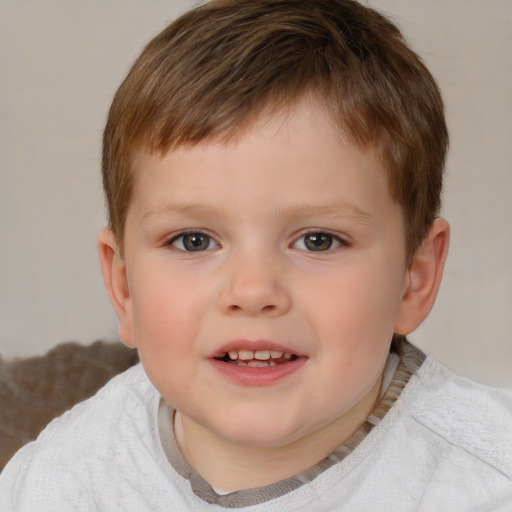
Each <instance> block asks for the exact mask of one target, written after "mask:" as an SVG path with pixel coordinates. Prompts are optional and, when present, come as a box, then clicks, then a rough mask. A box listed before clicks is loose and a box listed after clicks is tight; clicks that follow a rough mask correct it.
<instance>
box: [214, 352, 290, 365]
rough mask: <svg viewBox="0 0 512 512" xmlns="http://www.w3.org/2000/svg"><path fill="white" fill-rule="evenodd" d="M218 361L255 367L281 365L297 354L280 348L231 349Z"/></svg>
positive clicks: (217, 358) (218, 358)
mask: <svg viewBox="0 0 512 512" xmlns="http://www.w3.org/2000/svg"><path fill="white" fill-rule="evenodd" d="M215 359H216V360H217V361H222V362H224V363H229V364H233V365H236V366H250V367H254V368H267V367H270V366H279V365H281V364H285V363H289V362H292V361H294V360H295V359H297V356H296V355H295V354H291V353H288V352H281V351H279V350H246V349H244V350H230V351H229V352H225V353H224V354H222V355H220V356H219V357H216V358H215Z"/></svg>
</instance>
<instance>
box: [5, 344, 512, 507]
mask: <svg viewBox="0 0 512 512" xmlns="http://www.w3.org/2000/svg"><path fill="white" fill-rule="evenodd" d="M414 350H415V349H414V348H412V347H410V346H409V354H412V358H413V359H414V357H415V356H416V355H417V354H415V352H414ZM405 359H406V357H404V360H403V361H401V362H400V365H399V366H398V368H397V369H396V372H395V377H394V378H393V380H392V381H391V383H390V385H389V388H388V390H387V391H386V393H385V394H384V396H383V397H382V400H381V403H380V404H379V406H378V407H377V409H376V411H374V413H373V414H372V416H370V417H369V418H368V421H367V422H366V424H365V425H364V426H362V428H361V429H360V431H359V432H358V433H356V435H355V437H354V438H352V439H351V440H349V442H348V443H347V444H346V445H345V446H343V447H340V449H339V450H337V451H336V452H335V454H333V456H331V457H330V458H328V460H327V459H326V461H323V462H322V463H320V464H318V465H317V466H315V467H314V468H311V470H309V471H306V472H304V473H301V474H300V475H296V476H295V477H292V478H290V479H286V480H283V481H282V482H277V483H276V484H272V485H270V486H266V487H261V488H257V489H248V490H242V491H237V492H236V493H230V494H227V495H219V494H217V493H215V491H214V490H213V489H212V488H211V487H210V486H209V485H208V483H207V482H205V481H204V480H202V479H201V477H199V476H198V475H197V474H196V473H195V472H194V471H193V470H192V469H191V468H190V467H189V466H188V465H187V463H186V461H185V460H184V459H183V457H182V456H181V454H179V450H177V448H176V443H175V440H174V439H173V436H172V422H171V421H170V420H169V418H170V414H172V410H171V409H170V408H169V407H168V406H167V405H166V404H164V403H163V401H162V400H161V398H160V396H159V394H158V392H157V391H156V390H155V388H154V387H153V386H152V384H151V383H150V382H149V380H148V379H147V377H146V375H145V373H144V371H143V369H142V367H141V366H140V365H138V366H136V367H134V368H131V369H130V370H128V371H127V372H125V373H124V374H122V375H120V376H118V377H115V378H114V379H112V381H110V382H109V383H108V384H107V385H106V386H105V387H104V388H103V389H101V390H100V391H99V392H98V393H97V395H95V396H94V397H93V398H91V399H89V400H87V401H86V402H83V403H81V404H79V405H77V406H75V407H74V408H73V409H72V410H71V411H69V412H67V413H66V414H64V415H63V416H61V417H60V418H58V419H56V420H54V421H53V422H52V423H51V424H50V425H49V426H48V427H47V428H46V429H45V430H44V431H43V432H42V433H41V435H40V436H39V438H38V439H37V441H35V442H33V443H30V444H28V445H26V446H24V447H23V448H22V449H21V450H20V451H19V452H18V453H17V454H16V455H15V456H14V458H13V459H12V460H11V461H10V462H9V464H8V465H7V467H6V468H5V469H4V471H3V473H2V474H1V475H0V510H1V511H2V512H36V511H37V512H46V511H52V512H53V511H59V512H61V511H66V512H67V511H108V512H114V511H133V512H144V511H148V512H149V511H151V512H158V511H189V510H190V511H194V512H196V511H197V512H201V511H220V510H233V508H238V507H243V512H263V511H264V512H273V511H275V512H277V511H279V512H283V511H302V512H320V511H325V512H327V511H337V510H339V511H344V512H346V511H351V512H359V511H361V512H363V511H364V512H372V511H375V512H377V511H378V512H383V511H384V512H385V511H393V512H406V511H411V512H412V511H415V512H418V511H419V512H429V511H432V512H434V511H435V512H444V511H449V512H477V511H478V512H480V511H482V512H483V511H486V512H487V511H494V512H498V511H502V512H510V511H511V510H512V392H511V391H507V390H499V389H494V388H489V387H485V386H481V385H479V384H476V383H474V382H471V381H470V380H468V379H464V378H461V377H457V376H455V375H453V374H452V373H451V372H449V371H448V370H447V369H445V368H444V367H443V366H442V365H440V364H439V363H437V362H436V361H435V360H433V359H431V358H427V359H426V360H425V361H424V362H423V364H422V365H421V366H420V368H419V369H418V370H417V371H416V372H414V369H413V370H412V371H413V373H412V375H410V373H411V372H410V370H411V364H407V361H406V360H405ZM409 363H410V361H409ZM406 367H409V370H404V368H406ZM406 371H409V374H408V378H407V379H405V380H404V378H403V375H404V372H406ZM400 372H402V375H401V376H400V375H399V374H400ZM409 377H410V378H409ZM401 381H404V382H403V385H401V384H400V382H401ZM401 388H403V389H401ZM393 395H399V396H398V398H397V399H396V401H395V400H394V399H395V398H396V396H393ZM386 402H387V403H388V405H386ZM390 403H391V404H392V406H389V404H390ZM379 410H380V413H379ZM166 422H167V423H166Z"/></svg>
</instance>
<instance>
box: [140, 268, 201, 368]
mask: <svg viewBox="0 0 512 512" xmlns="http://www.w3.org/2000/svg"><path fill="white" fill-rule="evenodd" d="M143 268H151V269H152V272H145V273H140V274H139V275H136V276H133V280H132V281H133V285H132V286H131V294H132V302H133V321H134V330H135V336H136V339H137V345H138V348H139V353H140V356H141V359H142V360H143V361H144V360H146V361H147V362H148V363H150V364H151V366H156V367H161V366H164V365H165V366H169V365H170V364H172V365H173V366H179V367H180V368H183V363H184V361H186V358H187V356H188V357H190V353H191V351H193V350H194V340H195V339H196V337H197V330H198V328H199V325H200V320H201V316H202V313H203V310H204V307H205V297H204V295H202V294H201V289H202V288H201V287H200V286H198V283H196V282H195V281H194V279H191V278H190V276H188V277H187V276H183V275H182V274H180V273H179V272H171V271H170V270H169V269H167V268H166V267H165V266H164V268H160V269H159V267H158V266H157V265H151V264H147V265H145V266H144V267H143Z"/></svg>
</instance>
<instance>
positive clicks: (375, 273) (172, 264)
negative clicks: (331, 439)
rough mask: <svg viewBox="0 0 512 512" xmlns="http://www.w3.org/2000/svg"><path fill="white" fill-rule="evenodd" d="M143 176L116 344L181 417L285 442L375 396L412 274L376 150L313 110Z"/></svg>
mask: <svg viewBox="0 0 512 512" xmlns="http://www.w3.org/2000/svg"><path fill="white" fill-rule="evenodd" d="M137 172H138V174H137V179H136V181H135V184H134V189H133V197H132V200H131V205H130V208H129V211H128V216H127V221H126V231H125V247H124V250H125V252H124V263H125V264H126V273H127V283H128V287H127V292H126V293H127V295H128V298H127V301H126V311H127V312H126V315H125V317H124V318H123V319H121V335H122V338H123V340H124V341H125V342H126V343H128V344H132V345H137V346H138V348H139V353H140V357H141V360H142V362H143V365H144V367H145V370H146V372H147V374H148V376H149V377H150V379H151V380H152V382H153V383H154V385H155V386H156V387H157V389H158V390H159V391H160V393H161V394H162V395H163V397H164V398H165V399H166V400H167V401H168V402H169V403H170V404H171V405H173V406H174V407H176V408H177V409H178V410H180V411H181V413H182V414H183V417H184V418H186V419H187V420H188V421H192V422H194V423H195V424H196V425H197V424H198V425H201V426H202V427H204V428H206V429H207V430H208V431H209V432H211V433H213V434H214V435H217V436H221V437H222V438H223V439H224V440H229V441H234V442H237V443H246V444H254V445H259V446H277V445H283V444H285V443H290V442H292V441H296V440H298V439H302V438H305V437H307V436H309V435H311V434H313V433H314V432H317V431H319V429H323V428H330V426H331V425H335V424H336V422H339V421H342V420H343V415H344V414H345V413H346V412H347V411H348V410H349V409H351V408H353V407H354V406H357V405H358V404H360V403H363V402H364V401H365V400H368V397H369V396H370V395H371V397H372V398H371V399H372V400H374V399H375V395H376V393H377V392H378V387H379V384H380V378H381V374H382V370H383V366H384V363H385V360H386V356H387V353H388V350H389V344H390V340H391V337H392V334H393V330H394V324H395V320H396V317H397V314H398V311H399V308H400V304H401V300H402V296H403V294H404V290H405V287H406V284H407V268H406V264H405V240H404V236H405V235H404V225H403V219H402V214H401V210H400V207H399V206H398V205H397V204H396V203H394V202H393V201H392V199H391V198H390V195H389V192H388V184H387V181H386V173H385V171H384V169H383V167H382V164H381V163H380V162H379V160H378V159H377V157H376V156H375V155H374V154H373V153H372V152H364V151H361V150H359V149H358V148H357V147H355V146H354V145H351V144H348V143H346V142H344V141H343V140H342V138H341V137H340V136H339V134H338V132H337V131H336V130H335V129H334V127H333V125H332V124H331V123H330V122H329V120H328V118H327V116H326V115H325V114H324V112H323V111H322V110H321V109H320V108H318V107H317V106H316V105H315V103H314V102H307V101H303V102H301V103H300V104H299V105H298V106H297V108H296V109H294V111H293V112H292V113H291V114H289V115H285V114H282V115H278V116H276V117H263V118H262V119H260V120H259V121H258V122H257V123H256V124H255V126H254V127H253V128H252V129H251V130H250V131H249V132H248V133H247V134H246V135H244V136H243V137H242V138H241V140H239V141H238V142H230V143H227V144H223V143H213V142H210V143H205V144H201V145H198V146H196V147H193V148H181V149H178V150H176V151H172V152H170V153H168V154H167V155H166V156H165V157H164V158H160V157H158V156H157V155H153V156H151V155H143V157H142V159H141V161H140V167H139V168H138V171H137ZM251 351H257V352H256V353H255V354H254V355H253V354H252V353H251ZM269 352H270V356H271V359H270V360H269V359H268V357H269ZM284 354H291V357H289V356H285V355H284ZM287 357H288V359H287ZM230 358H234V359H235V360H232V361H231V362H229V361H230ZM248 360H252V361H251V362H249V365H247V361H248ZM257 360H260V362H258V361H257ZM268 363H270V365H269V364H268ZM258 364H261V365H262V366H261V367H258V366H252V365H258ZM370 405H371V404H370Z"/></svg>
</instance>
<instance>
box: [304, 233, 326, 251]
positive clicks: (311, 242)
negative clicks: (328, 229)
mask: <svg viewBox="0 0 512 512" xmlns="http://www.w3.org/2000/svg"><path fill="white" fill-rule="evenodd" d="M304 245H305V247H306V248H307V249H308V250H309V251H327V250H329V249H330V248H331V247H332V245H333V237H332V235H329V234H328V233H310V234H309V235H306V236H304Z"/></svg>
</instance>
